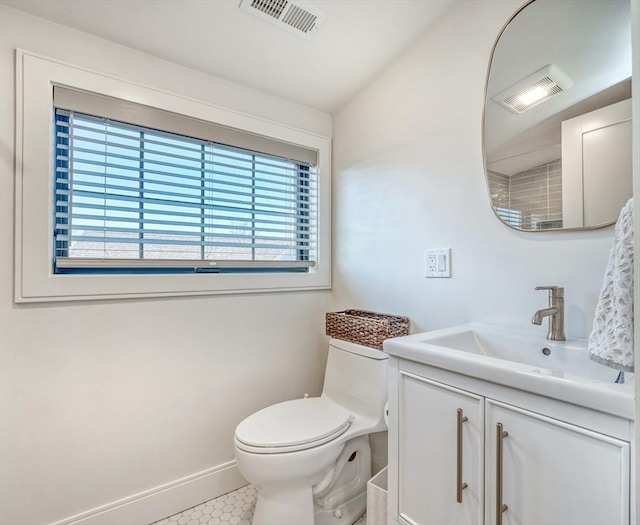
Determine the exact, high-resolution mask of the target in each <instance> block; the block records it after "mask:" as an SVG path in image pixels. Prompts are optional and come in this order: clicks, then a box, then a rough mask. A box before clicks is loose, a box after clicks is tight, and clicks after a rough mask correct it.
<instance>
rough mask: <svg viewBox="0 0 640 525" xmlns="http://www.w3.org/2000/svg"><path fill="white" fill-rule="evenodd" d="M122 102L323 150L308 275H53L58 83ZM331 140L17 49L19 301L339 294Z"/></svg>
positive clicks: (17, 246) (17, 262) (319, 152)
mask: <svg viewBox="0 0 640 525" xmlns="http://www.w3.org/2000/svg"><path fill="white" fill-rule="evenodd" d="M54 84H55V85H61V86H66V87H69V88H73V89H80V90H84V91H89V92H92V93H97V94H102V95H106V96H110V97H115V98H119V99H123V100H127V101H130V102H134V103H137V104H143V105H146V106H150V107H155V108H158V109H163V110H166V111H171V112H174V113H179V114H182V115H187V116H190V117H194V118H198V119H201V120H206V121H210V122H214V123H217V124H221V125H224V126H229V127H232V128H237V129H240V130H244V131H248V132H251V133H256V134H259V135H263V136H266V137H269V138H272V139H275V140H280V141H283V142H287V143H291V144H297V145H300V146H303V147H307V148H310V149H315V150H317V151H318V165H317V177H318V218H317V225H318V252H317V262H316V265H315V266H314V267H312V268H310V269H309V272H308V273H255V274H252V273H242V274H208V273H205V274H185V275H182V274H170V275H158V274H149V275H140V274H138V275H100V274H90V275H74V274H63V275H60V274H54V272H53V257H54V254H53V242H52V234H53V233H52V232H53V224H52V223H53V186H54V185H53V180H54V178H53V170H54V167H53V148H54V140H53V85H54ZM330 146H331V139H330V137H326V136H322V135H318V134H315V133H312V132H308V131H304V130H300V129H297V128H293V127H291V126H287V125H285V124H281V123H278V122H273V121H270V120H266V119H263V118H259V117H255V116H252V115H248V114H244V113H240V112H237V111H233V110H229V109H226V108H222V107H219V106H215V105H213V104H209V103H206V102H202V101H198V100H194V99H190V98H186V97H183V96H180V95H176V94H173V93H168V92H164V91H161V90H158V89H154V88H151V87H147V86H143V85H139V84H135V83H132V82H129V81H125V80H121V79H118V78H114V77H112V76H107V75H104V74H101V73H98V72H94V71H90V70H87V69H85V68H82V67H78V66H75V65H71V64H67V63H64V62H61V61H58V60H56V59H52V58H48V57H44V56H41V55H37V54H33V53H29V52H26V51H23V50H17V56H16V207H15V219H16V221H15V222H16V237H15V258H16V260H15V300H16V302H44V301H73V300H83V299H94V300H95V299H117V298H139V297H166V296H183V295H210V294H232V293H233V294H235V293H255V292H273V291H293V290H319V289H329V288H331V232H330V229H331V206H330V199H331V171H330V170H331V167H330V166H331V157H330Z"/></svg>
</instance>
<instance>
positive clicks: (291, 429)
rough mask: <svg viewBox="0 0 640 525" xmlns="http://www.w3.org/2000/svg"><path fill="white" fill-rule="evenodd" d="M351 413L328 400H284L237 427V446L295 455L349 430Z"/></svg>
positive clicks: (251, 450) (267, 452) (257, 450)
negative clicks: (295, 452)
mask: <svg viewBox="0 0 640 525" xmlns="http://www.w3.org/2000/svg"><path fill="white" fill-rule="evenodd" d="M352 419H353V418H352V416H351V414H350V413H349V412H348V411H347V410H345V409H344V408H343V407H341V406H339V405H337V404H335V403H334V402H332V401H329V400H328V399H326V398H322V397H315V398H306V399H295V400H293V401H285V402H284V403H278V404H277V405H272V406H270V407H267V408H264V409H262V410H260V411H259V412H256V413H255V414H253V415H251V416H249V417H248V418H247V419H245V420H244V421H243V422H242V423H240V424H239V425H238V427H237V428H236V435H235V438H236V439H235V441H236V445H237V446H238V447H239V448H241V449H243V450H245V451H247V452H254V453H259V454H260V453H262V454H274V453H281V452H294V451H297V450H305V449H309V448H312V447H316V446H319V445H322V444H323V443H327V442H328V441H331V440H333V439H335V438H337V437H338V436H340V435H341V434H343V433H344V432H346V430H347V429H348V428H349V426H350V425H351V420H352Z"/></svg>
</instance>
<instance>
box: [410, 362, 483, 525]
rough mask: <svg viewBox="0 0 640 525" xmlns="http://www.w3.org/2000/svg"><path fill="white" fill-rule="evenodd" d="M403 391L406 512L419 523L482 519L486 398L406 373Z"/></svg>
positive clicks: (436, 524)
mask: <svg viewBox="0 0 640 525" xmlns="http://www.w3.org/2000/svg"><path fill="white" fill-rule="evenodd" d="M398 394H399V410H398V424H399V428H398V441H399V443H398V456H399V457H398V477H399V479H398V492H399V494H398V507H399V508H398V510H399V514H400V517H402V518H403V519H404V520H406V521H407V522H408V523H415V524H417V525H428V524H433V525H442V524H444V523H446V524H448V525H459V524H460V525H462V524H473V525H478V524H479V523H482V516H483V514H482V504H483V475H482V467H483V461H482V453H483V448H482V435H483V422H484V407H483V400H482V398H481V397H478V396H475V395H473V394H470V393H468V392H465V391H462V390H458V389H456V388H451V387H449V386H445V385H443V384H440V383H436V382H433V381H429V380H427V379H424V378H421V377H418V376H414V375H412V374H408V373H405V372H400V381H399V385H398ZM458 410H461V414H460V416H459V415H458ZM459 417H460V418H462V419H461V421H460V422H458V418H459ZM464 418H466V420H465V419H464ZM458 436H459V437H458ZM458 446H460V451H461V454H458ZM459 468H460V469H461V473H460V475H459V474H458V469H459ZM463 483H466V485H467V486H466V488H464V489H463V490H462V491H461V493H460V495H461V498H460V499H461V501H458V486H459V485H460V486H462V484H463Z"/></svg>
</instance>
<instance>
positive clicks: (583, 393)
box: [384, 323, 635, 419]
mask: <svg viewBox="0 0 640 525" xmlns="http://www.w3.org/2000/svg"><path fill="white" fill-rule="evenodd" d="M384 350H385V351H386V352H387V353H389V354H390V355H393V356H396V357H400V358H404V359H409V360H411V361H417V362H420V363H424V364H427V365H431V366H434V367H437V368H442V369H445V370H450V371H452V372H457V373H460V374H464V375H468V376H471V377H477V378H479V379H484V380H487V381H492V382H495V383H498V384H502V385H506V386H511V387H514V388H518V389H521V390H525V391H529V392H534V393H537V394H540V395H544V396H546V397H551V398H554V399H559V400H561V401H567V402H570V403H573V404H578V405H581V406H586V407H589V408H594V409H596V410H600V411H603V412H606V413H610V414H615V415H620V416H623V417H627V418H629V419H632V418H633V415H634V401H633V384H634V381H635V378H634V375H633V374H630V373H625V383H624V384H617V383H615V380H616V378H617V377H618V371H617V370H614V369H612V368H609V367H606V366H603V365H601V364H599V363H596V362H595V361H592V360H591V359H589V352H588V351H587V342H586V340H580V339H574V340H568V341H566V342H557V341H549V340H547V339H546V338H545V333H540V332H539V331H533V330H516V329H513V328H509V327H503V326H496V325H489V324H482V323H469V324H465V325H460V326H455V327H452V328H446V329H443V330H434V331H432V332H425V333H421V334H414V335H409V336H405V337H398V338H395V339H388V340H387V341H385V342H384Z"/></svg>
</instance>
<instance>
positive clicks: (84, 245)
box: [54, 104, 317, 272]
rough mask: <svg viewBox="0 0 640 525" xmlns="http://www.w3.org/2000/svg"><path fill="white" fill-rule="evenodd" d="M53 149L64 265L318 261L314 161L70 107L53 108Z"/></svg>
mask: <svg viewBox="0 0 640 525" xmlns="http://www.w3.org/2000/svg"><path fill="white" fill-rule="evenodd" d="M61 105H66V104H61ZM144 109H145V110H148V109H149V108H144ZM191 120H192V119H191ZM239 133H242V132H239ZM55 146H56V150H55V191H54V193H55V221H54V223H55V232H54V242H55V251H54V253H55V268H56V271H58V272H66V271H78V270H89V271H95V270H96V269H97V270H100V269H105V270H106V269H116V270H117V269H125V270H129V271H147V270H150V269H155V270H159V269H163V268H164V269H175V270H179V271H232V270H233V269H234V268H235V269H237V270H238V271H251V270H258V269H260V270H271V271H278V270H290V271H305V270H306V269H307V268H308V267H310V266H313V265H314V263H315V260H316V251H317V226H316V214H317V203H316V189H317V181H316V169H315V166H314V165H313V164H312V163H310V162H308V161H303V160H300V159H298V160H290V159H288V158H284V157H280V156H275V155H272V154H268V153H263V152H257V151H254V150H249V149H246V148H242V147H237V146H235V145H229V144H221V143H217V142H214V141H212V140H204V139H202V138H196V137H188V136H184V135H182V134H176V133H170V132H167V131H164V130H158V129H152V128H149V127H146V126H141V125H139V124H131V123H124V122H120V121H115V120H112V119H111V118H105V117H104V116H94V115H89V114H86V113H82V112H79V111H77V110H69V109H64V108H56V109H55ZM298 156H299V155H298Z"/></svg>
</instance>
